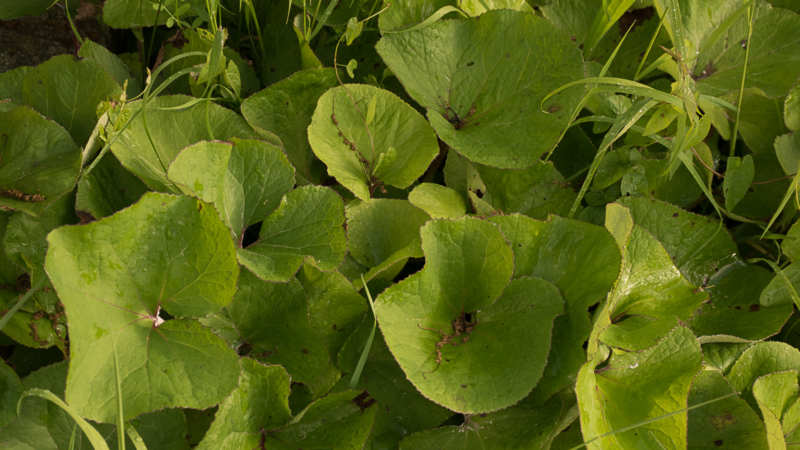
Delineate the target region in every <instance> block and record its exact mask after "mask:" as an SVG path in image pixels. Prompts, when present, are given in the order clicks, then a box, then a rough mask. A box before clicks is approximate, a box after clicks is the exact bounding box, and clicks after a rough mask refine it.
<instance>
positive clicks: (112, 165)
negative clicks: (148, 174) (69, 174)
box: [75, 154, 148, 221]
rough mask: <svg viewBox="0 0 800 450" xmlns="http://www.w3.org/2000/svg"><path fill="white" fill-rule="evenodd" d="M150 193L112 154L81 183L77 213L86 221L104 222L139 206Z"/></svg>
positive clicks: (104, 157) (79, 184) (79, 183)
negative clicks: (101, 220)
mask: <svg viewBox="0 0 800 450" xmlns="http://www.w3.org/2000/svg"><path fill="white" fill-rule="evenodd" d="M147 191H148V189H147V186H146V185H145V184H144V183H142V181H141V180H140V179H139V178H137V177H136V175H134V174H132V173H130V172H128V171H127V170H125V168H124V167H122V164H120V162H119V160H118V159H117V158H116V157H115V156H114V155H113V154H106V155H105V156H103V159H102V160H101V161H100V162H99V163H98V164H97V166H95V168H94V169H92V171H91V172H89V173H88V174H87V175H86V176H85V177H83V179H81V181H80V182H78V195H77V199H76V202H75V209H76V210H77V212H78V214H79V215H80V216H81V217H82V218H83V219H84V220H89V221H91V220H95V219H102V218H103V217H108V216H110V215H111V214H114V213H115V212H117V211H120V210H122V209H123V208H127V207H128V206H131V205H132V204H134V203H136V202H137V201H139V199H140V198H141V197H142V195H144V193H145V192H147Z"/></svg>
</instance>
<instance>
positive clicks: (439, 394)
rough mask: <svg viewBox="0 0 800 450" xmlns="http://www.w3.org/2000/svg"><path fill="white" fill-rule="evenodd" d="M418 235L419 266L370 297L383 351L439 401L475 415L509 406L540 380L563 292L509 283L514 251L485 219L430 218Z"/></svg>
mask: <svg viewBox="0 0 800 450" xmlns="http://www.w3.org/2000/svg"><path fill="white" fill-rule="evenodd" d="M422 242H423V250H424V251H425V255H426V257H427V263H426V267H425V269H423V270H422V271H421V272H419V273H417V274H415V275H413V276H411V277H409V278H407V279H406V280H404V281H403V282H401V283H399V284H397V285H394V286H392V287H391V288H389V289H387V290H386V291H385V292H384V293H383V294H381V295H380V296H379V297H378V299H377V300H376V304H375V312H376V314H377V316H378V322H379V323H380V326H381V330H382V331H383V335H384V337H385V338H386V343H387V345H388V346H389V350H391V352H392V354H394V356H395V358H396V359H397V361H398V362H399V363H400V367H401V368H402V369H403V371H404V372H405V373H406V376H407V377H408V379H409V380H411V382H412V383H414V385H415V386H416V387H417V389H418V390H419V391H420V392H422V394H423V395H425V396H426V397H428V398H430V399H431V400H433V401H435V402H437V403H439V404H441V405H443V406H446V407H448V408H450V409H453V410H455V411H459V412H465V413H476V412H486V411H494V410H497V409H500V408H505V407H507V406H510V405H513V404H514V403H516V402H518V401H519V400H521V399H522V398H523V397H524V396H525V395H527V394H528V392H530V390H531V389H533V387H534V386H535V385H536V382H537V381H538V380H539V378H540V377H541V374H542V371H543V370H544V366H545V364H546V359H547V354H548V352H549V351H550V333H551V329H552V323H553V320H554V319H555V317H556V316H558V315H559V314H561V313H562V312H563V299H562V298H561V294H560V293H559V291H558V289H557V288H556V287H555V286H553V285H552V284H551V283H549V282H547V281H545V280H542V279H540V278H535V277H530V278H521V279H518V280H514V281H512V282H511V283H510V284H508V287H506V284H507V283H508V280H509V278H510V277H511V273H512V269H513V262H512V259H513V256H512V253H511V248H509V245H508V243H507V242H506V240H505V238H504V237H503V235H502V233H501V232H500V230H498V229H497V228H496V226H494V225H492V224H490V223H488V222H484V221H481V220H479V219H475V218H462V219H459V220H457V221H449V220H435V221H432V222H429V223H428V224H427V225H425V226H424V227H423V228H422ZM504 289H505V291H503V290H504ZM501 293H502V295H501Z"/></svg>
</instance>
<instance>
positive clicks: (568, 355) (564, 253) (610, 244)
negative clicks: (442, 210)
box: [491, 214, 620, 404]
mask: <svg viewBox="0 0 800 450" xmlns="http://www.w3.org/2000/svg"><path fill="white" fill-rule="evenodd" d="M491 220H492V222H495V223H496V224H498V225H499V226H500V230H501V231H502V232H503V234H504V235H505V237H506V238H507V239H508V240H509V242H510V243H511V248H512V249H513V250H514V277H523V276H535V277H540V278H543V279H545V280H547V281H549V282H551V283H553V284H554V285H556V287H558V289H559V290H560V291H561V295H562V296H563V297H564V302H565V308H564V309H565V313H564V315H563V316H561V317H559V318H557V319H556V323H555V328H554V330H553V348H552V349H551V350H550V355H549V356H548V358H547V361H548V365H547V369H546V370H545V372H544V378H543V379H542V381H541V382H539V384H538V385H537V387H536V390H535V391H534V394H533V396H532V397H534V398H533V399H532V400H535V403H539V404H541V403H544V401H545V400H547V398H549V397H550V396H551V395H553V394H555V393H556V392H558V391H559V390H561V389H562V388H564V387H565V386H567V385H569V384H571V383H574V382H575V377H576V376H577V373H578V370H579V369H580V368H581V365H582V364H583V363H584V362H586V351H585V350H584V348H583V343H584V342H585V341H586V339H587V338H588V337H589V334H590V333H591V330H592V324H591V321H590V318H589V315H588V310H589V307H590V306H592V305H593V304H595V303H597V302H599V301H600V300H602V299H603V298H605V297H606V295H607V294H608V291H609V290H610V289H611V288H612V287H613V285H614V280H616V279H617V276H618V275H619V271H620V254H619V250H618V249H617V246H616V244H615V243H614V238H613V237H612V236H611V234H610V233H609V232H608V231H606V230H605V229H604V228H602V227H598V226H596V225H591V224H588V223H584V222H579V221H577V220H570V219H563V218H560V217H553V218H551V219H550V220H549V221H547V222H542V221H539V220H533V219H531V218H529V217H525V216H522V215H519V214H514V215H510V216H496V217H493V218H492V219H491Z"/></svg>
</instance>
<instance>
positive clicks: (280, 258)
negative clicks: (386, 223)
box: [237, 186, 347, 282]
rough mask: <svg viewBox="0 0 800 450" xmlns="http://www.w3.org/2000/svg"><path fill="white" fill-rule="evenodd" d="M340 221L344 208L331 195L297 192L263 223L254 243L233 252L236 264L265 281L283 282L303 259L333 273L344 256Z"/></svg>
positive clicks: (313, 189)
mask: <svg viewBox="0 0 800 450" xmlns="http://www.w3.org/2000/svg"><path fill="white" fill-rule="evenodd" d="M344 220H345V219H344V204H343V203H342V199H341V198H340V197H339V196H338V195H337V194H336V193H335V192H334V191H332V190H330V189H328V188H324V187H318V186H304V187H300V188H297V189H295V190H293V191H291V192H289V193H288V194H286V195H285V196H284V197H283V199H281V203H280V205H279V206H278V208H277V209H276V210H275V211H274V212H273V213H272V214H270V215H269V216H267V217H266V218H265V219H264V222H263V224H262V225H261V232H260V234H259V236H258V240H257V241H256V242H255V243H253V244H252V245H250V246H249V247H247V248H245V249H239V250H238V251H237V256H238V258H239V263H240V264H242V265H244V266H245V267H247V268H248V269H250V270H251V271H252V272H253V273H254V274H256V275H258V277H259V278H261V279H262V280H267V281H284V282H285V281H286V280H288V279H289V278H291V276H292V275H294V274H295V273H296V272H297V269H299V268H300V265H301V264H302V263H303V261H304V260H305V259H306V257H309V258H311V259H313V261H314V264H315V265H316V266H317V268H319V269H320V270H324V271H327V272H330V271H333V270H336V268H338V267H339V265H340V264H341V263H342V260H343V259H344V256H345V254H346V253H347V240H346V237H345V233H344V230H343V229H342V225H344Z"/></svg>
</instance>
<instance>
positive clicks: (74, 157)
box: [0, 106, 81, 215]
mask: <svg viewBox="0 0 800 450" xmlns="http://www.w3.org/2000/svg"><path fill="white" fill-rule="evenodd" d="M0 135H2V136H3V147H2V159H0V206H3V207H5V208H10V209H16V210H20V211H24V212H26V213H28V214H32V215H39V214H41V213H42V211H44V209H45V208H46V207H47V206H49V205H50V204H52V203H53V202H54V201H56V200H57V199H58V198H59V197H61V196H62V195H64V194H65V193H67V192H68V191H70V190H72V188H73V187H74V186H75V180H76V179H77V178H78V174H79V172H80V168H81V151H80V149H79V148H78V146H77V145H75V142H74V141H73V140H72V138H70V136H69V134H67V132H66V131H65V130H64V128H61V126H59V125H58V124H57V123H55V122H52V121H50V120H47V119H46V118H44V117H42V116H41V115H40V114H39V113H38V112H36V111H34V110H32V109H31V108H29V107H27V106H21V107H19V108H16V109H13V110H11V111H8V112H0Z"/></svg>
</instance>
